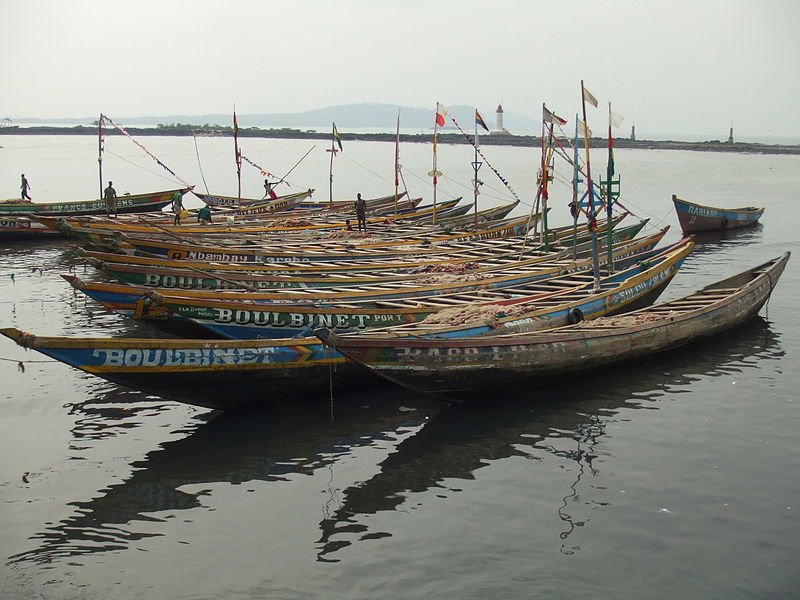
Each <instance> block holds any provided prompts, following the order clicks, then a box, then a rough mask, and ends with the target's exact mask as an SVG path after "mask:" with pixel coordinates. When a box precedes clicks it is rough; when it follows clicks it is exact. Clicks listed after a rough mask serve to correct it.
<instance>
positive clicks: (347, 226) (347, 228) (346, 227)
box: [344, 219, 353, 231]
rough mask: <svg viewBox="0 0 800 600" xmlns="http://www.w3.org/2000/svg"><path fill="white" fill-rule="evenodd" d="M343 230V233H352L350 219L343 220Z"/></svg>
mask: <svg viewBox="0 0 800 600" xmlns="http://www.w3.org/2000/svg"><path fill="white" fill-rule="evenodd" d="M344 230H345V231H353V224H352V223H351V222H350V219H345V220H344Z"/></svg>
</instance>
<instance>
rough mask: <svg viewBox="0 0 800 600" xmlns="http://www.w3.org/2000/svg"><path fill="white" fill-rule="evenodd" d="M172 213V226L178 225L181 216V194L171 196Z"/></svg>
mask: <svg viewBox="0 0 800 600" xmlns="http://www.w3.org/2000/svg"><path fill="white" fill-rule="evenodd" d="M172 212H174V213H175V218H174V219H173V220H172V223H173V225H180V224H181V217H182V216H183V214H182V213H183V194H181V193H180V192H178V191H176V192H175V193H174V194H172Z"/></svg>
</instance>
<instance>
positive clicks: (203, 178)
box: [192, 130, 210, 194]
mask: <svg viewBox="0 0 800 600" xmlns="http://www.w3.org/2000/svg"><path fill="white" fill-rule="evenodd" d="M192 138H193V139H194V153H195V154H196V155H197V166H198V167H200V178H201V179H202V180H203V185H204V186H205V188H206V194H209V193H210V192H209V191H208V184H207V183H206V176H205V175H203V165H201V164H200V150H198V149H197V136H196V135H195V134H194V130H192Z"/></svg>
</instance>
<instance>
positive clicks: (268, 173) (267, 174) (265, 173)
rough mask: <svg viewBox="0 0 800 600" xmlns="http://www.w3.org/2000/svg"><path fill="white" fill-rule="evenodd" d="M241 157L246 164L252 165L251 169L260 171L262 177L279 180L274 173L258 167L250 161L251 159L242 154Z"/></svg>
mask: <svg viewBox="0 0 800 600" xmlns="http://www.w3.org/2000/svg"><path fill="white" fill-rule="evenodd" d="M240 156H241V157H242V160H243V161H244V162H246V163H247V164H248V165H250V166H251V167H255V168H256V169H258V172H259V173H261V176H262V177H272V178H273V179H277V178H278V176H277V175H275V174H274V173H270V172H269V171H267V170H266V169H264V168H263V167H261V166H259V165H257V164H256V163H254V162H253V161H252V160H250V159H249V158H247V157H246V156H245V155H244V154H241V153H240Z"/></svg>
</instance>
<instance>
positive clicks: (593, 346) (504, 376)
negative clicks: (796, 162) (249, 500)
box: [318, 252, 790, 399]
mask: <svg viewBox="0 0 800 600" xmlns="http://www.w3.org/2000/svg"><path fill="white" fill-rule="evenodd" d="M789 256H790V255H789V253H788V252H787V253H786V254H784V255H783V256H782V257H779V258H777V259H775V260H773V261H770V262H769V263H765V264H763V265H760V266H758V267H756V268H754V269H750V270H748V271H745V272H743V273H740V274H739V275H736V276H734V277H731V278H728V279H726V280H723V281H720V282H717V283H715V284H712V285H709V286H707V287H705V288H703V289H702V290H700V291H699V292H696V293H695V294H692V295H690V296H688V297H686V298H681V299H678V300H673V301H671V302H666V303H664V304H660V305H657V306H653V307H650V308H646V309H642V310H640V311H637V312H632V313H627V314H624V315H621V316H619V317H604V318H600V319H597V320H595V321H591V322H584V323H580V324H577V325H572V326H568V327H562V328H558V329H553V330H549V331H543V332H540V333H533V334H510V335H493V336H483V337H471V338H458V337H450V338H447V339H437V338H429V339H420V338H403V339H398V338H396V337H383V338H381V337H380V336H378V335H371V336H369V337H365V336H358V335H337V334H335V333H333V332H331V331H329V330H321V331H319V332H318V333H319V335H320V337H321V338H322V339H323V340H324V341H325V342H326V343H327V344H328V345H330V346H331V347H332V348H335V349H336V350H337V351H339V352H341V353H343V354H345V355H346V356H347V357H348V358H350V359H352V360H354V361H356V362H358V363H359V364H362V365H364V366H366V367H368V368H369V369H371V370H372V371H373V372H375V373H377V374H379V375H381V376H383V377H385V378H386V379H388V380H390V381H394V382H396V383H398V384H400V385H403V386H405V387H408V388H411V389H414V390H416V391H419V392H424V393H432V394H441V395H445V396H450V397H453V398H455V399H467V398H472V397H482V398H483V399H487V392H488V391H493V390H499V389H503V390H508V389H510V387H511V386H514V385H520V384H521V385H525V386H530V385H533V384H536V383H551V382H553V381H557V380H561V379H565V378H571V377H574V376H575V375H576V374H585V373H590V372H593V371H596V370H598V369H601V368H604V367H607V366H609V365H612V364H618V363H622V362H628V361H633V360H641V359H650V358H651V357H652V356H653V355H655V354H657V353H661V352H666V351H668V350H673V349H675V348H678V347H681V346H685V345H687V344H690V343H695V342H698V341H700V340H703V339H706V338H709V337H712V336H715V335H718V334H720V333H723V332H725V331H727V330H729V329H731V328H733V327H736V326H737V325H740V324H741V323H743V322H745V321H746V320H747V319H749V318H751V317H753V316H754V315H756V314H757V313H758V311H759V309H760V308H761V307H762V306H763V305H764V303H765V302H766V301H767V300H768V299H769V297H770V294H771V293H772V290H773V288H774V287H775V285H776V284H777V282H778V279H779V278H780V276H781V273H782V272H783V269H784V267H785V265H786V263H787V261H788V260H789Z"/></svg>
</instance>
